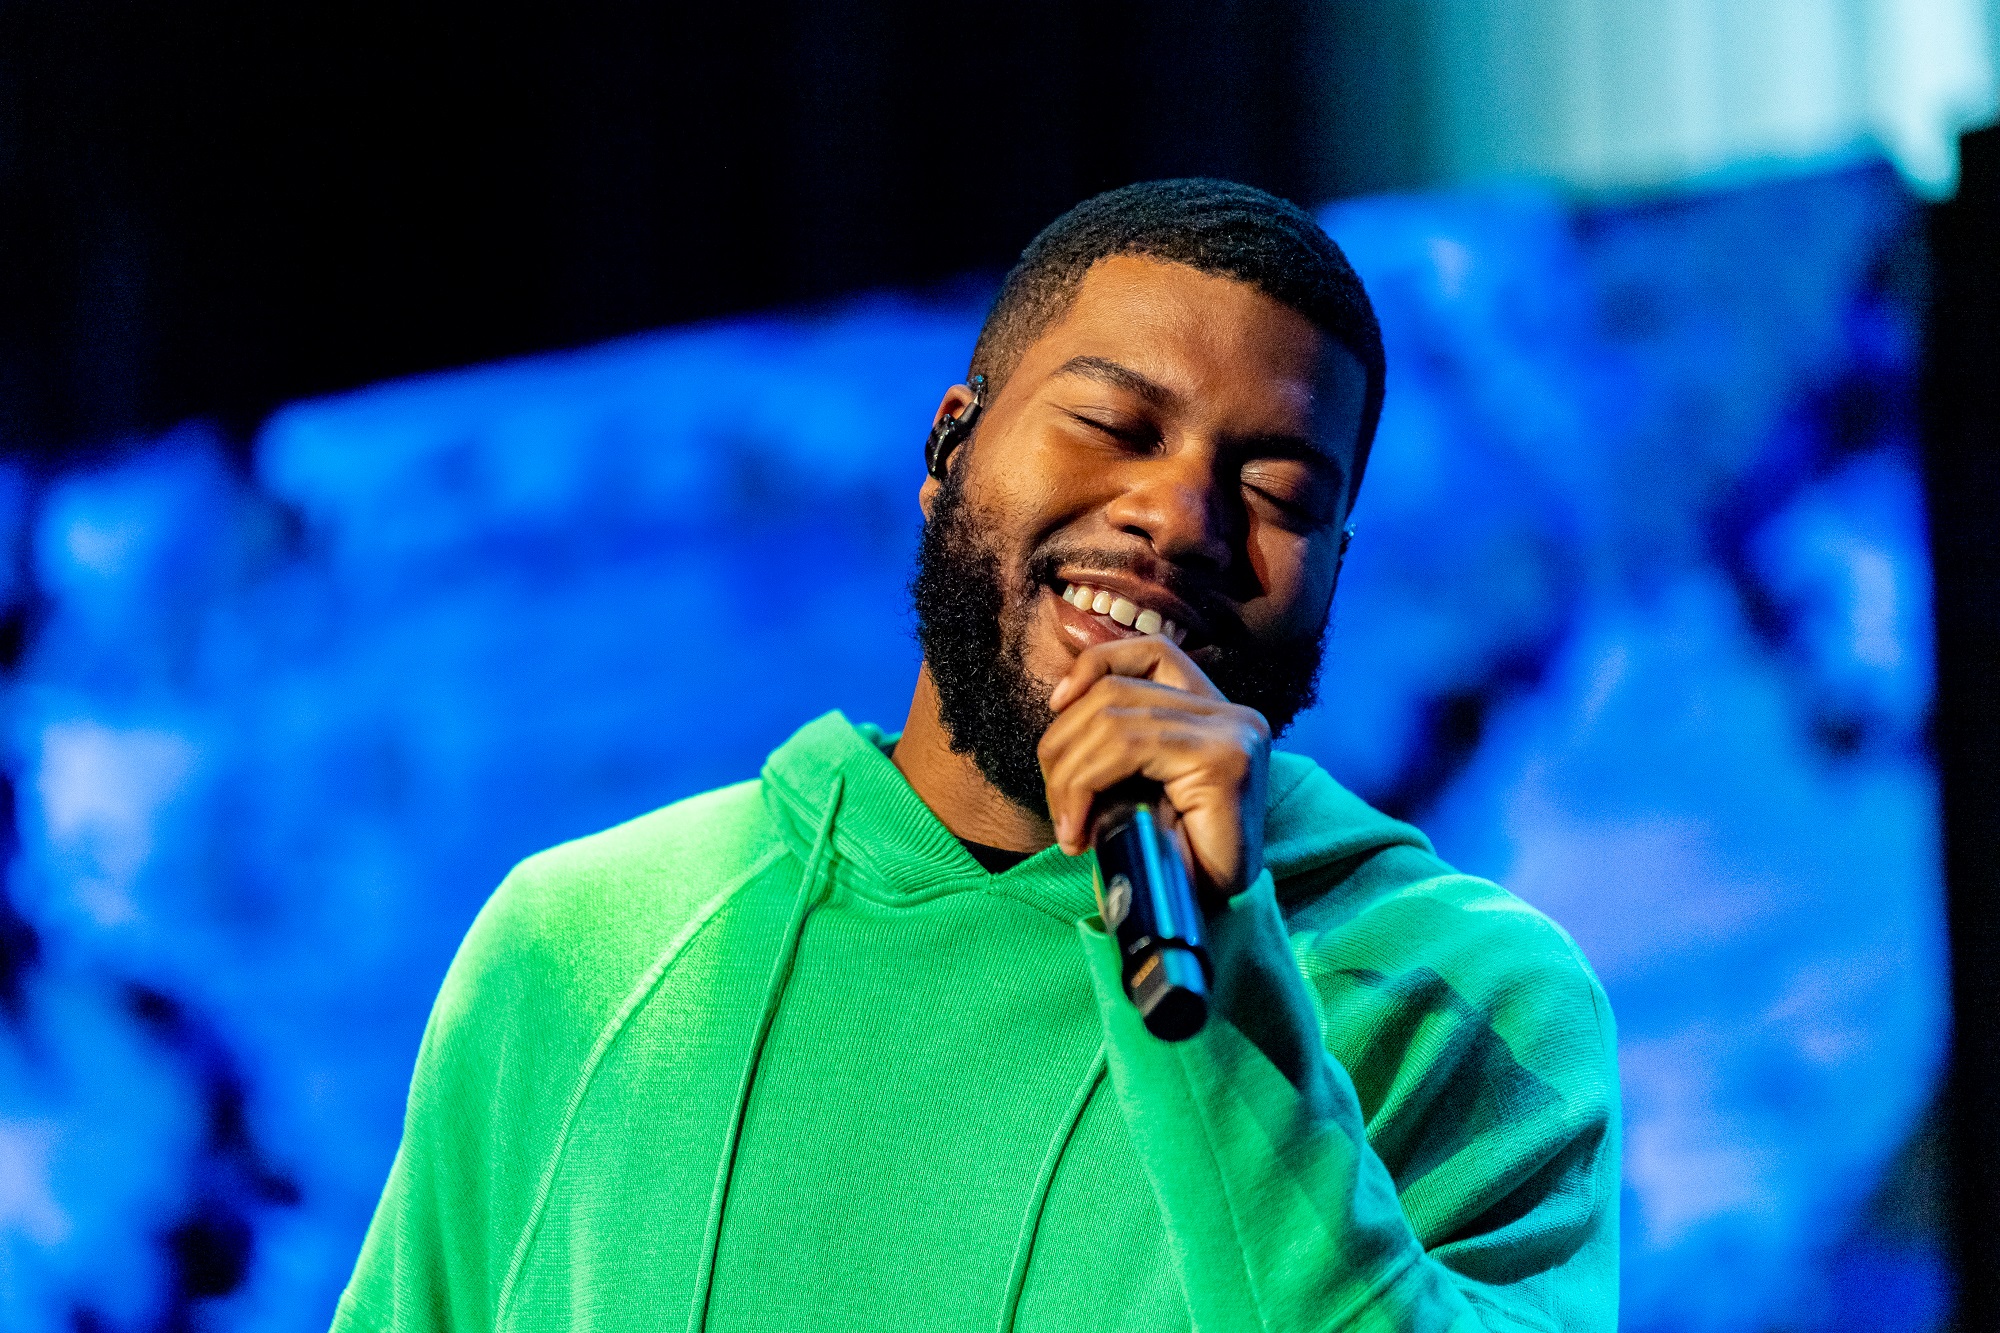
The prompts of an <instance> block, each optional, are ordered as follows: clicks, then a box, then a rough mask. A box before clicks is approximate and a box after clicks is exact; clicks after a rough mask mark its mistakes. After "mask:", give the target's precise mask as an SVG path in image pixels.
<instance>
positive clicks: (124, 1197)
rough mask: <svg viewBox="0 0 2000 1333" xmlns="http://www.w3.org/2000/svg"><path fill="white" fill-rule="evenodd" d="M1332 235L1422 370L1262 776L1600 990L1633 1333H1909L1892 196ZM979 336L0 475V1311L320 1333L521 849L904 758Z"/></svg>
mask: <svg viewBox="0 0 2000 1333" xmlns="http://www.w3.org/2000/svg"><path fill="white" fill-rule="evenodd" d="M1327 221H1328V224H1329V226H1330V227H1331V229H1332V231H1333V232H1334V234H1335V235H1336V236H1337V237H1338V238H1339V239H1340V240H1341V241H1342V242H1343V244H1345V245H1346V246H1347V248H1348V250H1349V253H1350V254H1351V255H1352V256H1353V258H1354V260H1355V263H1356V265H1357V266H1358V268H1359V269H1360V271H1361V272H1362V274H1363V276H1364V277H1365V279H1366V280H1367V283H1368V285H1369V288H1370V290H1371V291H1372V292H1373V293H1374V296H1375V299H1376V301H1377V303H1378V305H1379V307H1380V309H1381V313H1382V319H1383V324H1384V327H1385V331H1386V334H1387V338H1388V345H1389V356H1390V367H1391V370H1390V375H1391V378H1390V388H1389V398H1388V409H1387V413H1386V415H1385V417H1384V419H1383V424H1382V438H1381V442H1380V444H1379V446H1378V447H1377V450H1376V454H1375V461H1374V463H1373V465H1372V467H1371V469H1370V473H1369V477H1368V483H1367V487H1366V490H1365V492H1364V493H1363V495H1362V497H1361V502H1360V506H1359V510H1358V526H1359V530H1360V537H1359V540H1358V541H1357V543H1356V545H1355V547H1354V552H1353V556H1352V559H1351V561H1350V564H1349V568H1348V571H1347V578H1346V582H1345V586H1344V587H1343V588H1342V589H1341V593H1340V599H1339V602H1338V605H1337V610H1336V628H1335V634H1334V641H1333V649H1332V654H1331V665H1330V667H1329V674H1328V677H1327V680H1326V683H1325V689H1324V700H1325V702H1324V703H1323V704H1322V705H1321V706H1320V707H1319V708H1318V709H1317V710H1316V711H1314V712H1313V713H1311V714H1310V715H1308V716H1307V717H1305V718H1304V719H1302V720H1301V721H1300V723H1299V725H1298V726H1297V728H1296V729H1295V730H1294V732H1293V733H1292V734H1291V736H1290V738H1289V742H1288V743H1289V744H1290V745H1292V746H1293V747H1295V748H1298V749H1301V750H1304V751H1306V752H1308V753H1310V754H1312V755H1314V756H1315V757H1317V758H1318V759H1319V760H1320V761H1321V762H1322V763H1324V764H1326V765H1327V766H1328V767H1329V768H1330V769H1331V770H1332V771H1333V772H1334V773H1335V774H1336V775H1337V776H1339V777H1340V778H1342V779H1343V780H1345V781H1346V782H1347V783H1348V784H1349V785H1351V786H1353V787H1355V788H1357V789H1358V790H1359V791H1361V792H1362V793H1364V794H1365V795H1367V796H1369V797H1371V798H1373V799H1375V800H1376V801H1378V802H1380V803H1383V804H1385V805H1386V806H1388V807H1389V808H1390V809H1392V810H1394V811H1396V812H1398V813H1402V814H1406V815H1409V816H1411V817H1413V818H1416V819H1418V820H1419V821H1421V822H1422V823H1423V824H1424V825H1425V826H1426V827H1427V828H1428V829H1429V830H1430V831H1431V832H1432V833H1433V834H1434V835H1435V837H1436V840H1437V842H1438V844H1439V847H1440V848H1441V850H1442V851H1443V853H1444V854H1445V855H1446V856H1447V857H1448V858H1450V859H1451V860H1453V861H1455V862H1457V863H1458V864H1459V865H1461V866H1463V867H1465V868H1467V869H1470V870H1473V871H1477V872H1480V873H1483V874H1488V875H1491V876H1494V877H1496V878H1498V879H1499V880H1501V881H1503V882H1504V883H1506V884H1508V885H1510V886H1511V887H1512V888H1513V889H1514V890H1515V891H1517V892H1518V893H1520V894H1521V895H1522V896H1524V897H1525V898H1527V899H1528V900H1529V901H1531V902H1533V903H1535V904H1537V905H1538V906H1540V907H1542V908H1543V909H1545V910H1546V911H1548V912H1549V913H1550V914H1551V915H1553V916H1554V917H1555V918H1556V919H1557V920H1558V921H1559V922H1561V923H1562V924H1563V925H1565V926H1566V927H1567V928H1568V929H1569V930H1570V931H1571V932H1572V933H1573V934H1574V935H1575V936H1576V938H1577V939H1578V940H1579V941H1580V942H1581V944H1582V945H1583V947H1584V949H1585V950H1586V952H1587V953H1588V954H1589V956H1590V958H1591V959H1592V960H1593V961H1594V963H1595V964H1596V967H1597V969H1598V971H1599V973H1600V974H1601V975H1602V977H1603V979H1604V982H1605V984H1606V986H1607V987H1608V989H1609V991H1610V994H1611V997H1612V1000H1613V1003H1614V1005H1615V1007H1616V1009H1617V1013H1618V1019H1619V1027H1620V1032H1621V1060H1622V1068H1623V1079H1624V1089H1625V1108H1626V1122H1625V1135H1626V1138H1625V1173H1626V1180H1627V1188H1626V1192H1625V1197H1624V1214H1623V1238H1624V1239H1623V1244H1624V1254H1625V1288H1624V1301H1625V1320H1626V1327H1627V1328H1629V1329H1632V1330H1636V1331H1638V1333H1651V1331H1653V1330H1687V1331H1691V1333H1706V1331H1711V1330H1713V1331H1716V1333H1721V1331H1723V1330H1730V1331H1735V1330H1742V1331H1743V1333H1756V1331H1760V1330H1767V1329H1777V1328H1784V1329H1788V1330H1810V1329H1833V1328H1836V1327H1838V1328H1841V1329H1850V1330H1851V1329H1863V1328H1874V1329H1911V1330H1914V1329H1924V1328H1931V1327H1935V1326H1936V1325H1937V1323H1938V1321H1939V1319H1940V1317H1941V1312H1942V1310H1943V1307H1944V1304H1945V1302H1946V1299H1947V1298H1946V1289H1947V1286H1948V1278H1947V1274H1946V1269H1945V1267H1944V1260H1943V1258H1942V1250H1941V1243H1940V1241H1939V1238H1938V1236H1937V1234H1936V1229H1935V1227H1934V1226H1932V1225H1931V1223H1930V1210H1931V1209H1932V1208H1933V1207H1934V1205H1935V1198H1934V1195H1935V1192H1936V1188H1937V1187H1936V1183H1935V1172H1934V1171H1932V1170H1931V1164H1932V1159H1933V1157H1934V1152H1933V1151H1932V1147H1931V1145H1932V1144H1933V1143H1934V1142H1935V1134H1934V1133H1933V1132H1931V1131H1930V1130H1929V1129H1928V1128H1927V1126H1928V1125H1929V1123H1930V1120H1931V1116H1930V1107H1931V1104H1932V1102H1933V1099H1934V1098H1935V1096H1936V1093H1937V1088H1938V1082H1939V1074H1940V1068H1941V1062H1942V1059H1943V1055H1944V1051H1945V1045H1946V1039H1947V1031H1948V1019H1947V1011H1946V1006H1945V990H1944V976H1945V958H1944V953H1943V943H1942V931H1941V902H1940V897H1941V895H1940V888H1939V868H1938V866H1939V858H1938V848H1937V844H1938V827H1937V810H1936V778H1935V774H1934V772H1933V768H1932V764H1931V760H1930V757H1929V753H1928V751H1927V749H1926V742H1925V727H1926V722H1927V718H1928V710H1929V706H1930V693H1931V679H1932V671H1931V661H1930V657H1929V653H1930V643H1931V631H1930V611H1929V603H1928V597H1929V572H1928V567H1927V563H1926V555H1925V548H1924V541H1923V515H1922V510H1921V497H1920V490H1919V485H1918V477H1917V472H1916V467H1917V464H1916V451H1915V446H1914V441H1913V438H1912V433H1913V408H1912V386H1913V380H1914V376H1915V370H1916V361H1917V356H1918V347H1917V340H1916V339H1917V333H1916V325H1917V304H1918V302H1919V301H1920V299H1921V284H1922V275H1923V262H1922V254H1921V250H1920V245H1919V242H1918V241H1917V240H1916V232H1915V223H1916V221H1917V215H1916V210H1915V209H1914V207H1913V206H1912V204H1911V203H1910V202H1909V201H1908V200H1907V199H1906V198H1905V197H1904V196H1903V194H1902V193H1901V191H1900V188H1899V187H1898V186H1897V185H1896V184H1895V182H1894V178H1893V177H1892V176H1891V175H1890V174H1889V173H1888V172H1886V171H1881V170H1872V169H1871V170H1856V171H1850V172H1844V173H1841V174H1835V175H1830V176H1820V177H1816V178H1808V179H1800V180H1795V181H1792V182H1789V183H1784V184H1778V185H1769V186H1763V187H1758V188H1755V189H1751V190H1747V191H1741V192H1734V193H1725V194H1718V195H1713V196H1708V197H1703V198H1697V199H1692V200H1685V201H1681V202H1675V203H1670V204H1657V203H1656V204H1651V205H1647V206H1641V207H1630V208H1613V209H1598V210H1592V211H1587V212H1579V211H1577V210H1575V209H1573V208H1570V207H1568V206H1566V205H1563V204H1561V203H1559V202H1558V201H1557V200H1556V199H1554V198H1553V197H1551V196H1549V195H1546V194H1542V193H1537V192H1534V191H1529V190H1518V191H1501V192H1489V193H1476V194H1458V195H1446V196H1440V197H1424V198H1407V199H1379V200H1370V201H1365V202H1359V203H1353V204H1348V205H1342V206H1340V207H1338V208H1335V209H1333V210H1331V211H1330V212H1329V213H1328V214H1327ZM985 296H986V290H985V289H984V288H979V289H968V290H966V291H963V292H959V293H945V294H932V295H930V296H928V297H921V298H919V297H912V296H896V295H877V296H869V297H864V298H860V299H856V300H853V301H851V302H849V303H847V304H844V305H841V306H839V307H837V308H833V309H830V310H826V311H823V312H819V313H812V314H790V315H774V316H768V317H758V318H747V319H738V320H731V321H726V322H722V323H717V324H713V325H708V326H703V327H698V328H687V329H678V330H673V331H669V332H665V333H660V334H657V335H649V336H645V337H639V338H634V339H631V340H628V341H623V342H618V343H613V344H610V345H607V346H601V347H594V348H589V349H586V350H583V351H578V352H571V353H562V354H554V355H549V356H545V357H538V358H534V359H531V360H526V361H521V362H516V363H510V364H506V365H497V366H491V367H486V368H480V369H474V370H468V371H464V372H460V373H453V374H447V375H438V376H433V377H428V378H424V379H418V380H413V381H409V382H404V383H397V384H390V385H385V386H381V387H378V388H373V389H368V390H365V391H362V392H358V393H354V394H351V395H347V396H344V397H340V398H335V399H330V400H327V401H322V402H311V403H303V404H299V405H297V406H294V407H290V408H287V409H285V410H284V411H281V412H279V413H278V414H277V415H276V416H275V417H273V418H272V419H271V421H270V422H269V423H268V424H267V426H266V427H265V428H264V430H263V432H262V434H261V436H260V438H259V439H258V440H257V442H256V448H255V456H254V465H253V468H252V469H250V470H246V469H244V468H242V467H241V466H239V465H237V464H235V463H232V462H231V461H230V459H231V455H230V454H229V453H228V452H227V451H225V450H224V449H222V448H220V447H219V446H218V444H217V442H216V441H215V440H214V439H213V438H212V437H211V436H210V435H209V434H207V433H205V432H204V430H203V428H201V427H200V426H189V427H186V428H183V429H180V430H177V431H175V432H173V433H171V434H168V435H167V436H165V437H163V438H160V439H157V440H152V441H147V442H143V443H141V444H138V445H135V446H134V447H132V448H131V449H129V450H127V451H125V452H123V453H121V454H119V455H118V456H117V457H116V458H115V459H114V460H113V461H109V462H104V463H101V464H98V465H94V466H91V467H89V468H86V469H78V470H76V471H72V472H68V473H64V474H62V475H56V476H31V475H29V474H28V473H26V472H24V471H19V470H16V471H12V472H7V473H5V474H4V485H0V527H3V528H4V530H5V531H6V532H8V533H11V534H12V539H11V542H10V543H9V545H8V546H7V547H6V549H9V550H11V551H13V552H14V553H15V554H14V556H13V558H11V559H10V560H9V561H8V562H7V563H6V564H5V565H4V569H0V573H4V582H3V583H0V590H3V591H4V594H5V597H6V599H7V600H8V602H9V603H10V604H11V606H12V608H13V615H14V616H15V620H14V621H13V622H12V623H15V624H18V625H21V626H24V627H25V628H24V630H23V634H24V641H23V642H22V643H21V644H20V647H19V654H18V657H17V659H16V660H15V664H14V665H13V667H12V668H11V670H10V673H9V674H8V676H7V678H6V686H5V695H4V698H5V718H6V732H5V735H6V739H7V742H8V744H7V748H6V751H5V765H6V773H7V776H8V779H9V780H10V781H11V782H12V784H13V799H12V801H11V802H10V803H9V806H10V807H11V809H12V811H13V812H14V825H13V830H12V832H11V834H10V837H11V842H10V844H9V846H8V847H7V856H8V859H9V864H8V876H7V881H6V893H7V898H6V905H5V906H4V907H0V1004H4V1012H0V1327H4V1328H7V1329H10V1330H19V1331H20V1333H41V1331H42V1330H100V1329H101V1330H140V1329H150V1328H160V1327H170V1328H184V1327H201V1328H214V1329H232V1330H234V1329H241V1330H260V1331H261V1330H270V1331H272V1333H276V1331H278V1330H313V1329H318V1328H320V1327H323V1326H324V1324H325V1323H326V1321H327V1320H328V1318H329V1317H330V1315H331V1312H332V1308H333V1302H334V1298H335V1296H336V1294H337V1292H338V1291H339V1289H340V1286H341V1284H342V1283H343V1281H344V1280H345V1278H346V1275H347V1272H348V1269H349V1266H350V1265H351V1263H352V1261H353V1258H354V1254H355V1251H356V1248H357V1246H358V1245H359V1243H360V1239H361V1234H362V1230H363V1228H364V1226H365V1225H366V1223H367V1220H368V1216H369V1211H370V1209H371V1207H372V1205H373V1203H374V1199H375V1194H376V1191H377V1189H378V1188H379V1187H380V1184H381V1181H382V1179H383V1177H384V1174H385V1172H386V1171H387V1170H388V1166H389V1159H390V1156H391V1154H392V1153H393V1151H394V1148H395V1144H396V1137H397V1132H398V1126H399V1117H400V1114H401V1109H402V1097H403V1092H404V1088H405V1084H406V1081H407V1078H408V1075H409V1070H410V1066H411V1061H412V1059H413V1057H414V1055H415V1052H416V1047H417V1040H418V1035H419V1032H420V1030H421V1028H422V1025H423V1021H424V1016H425V1013H426V1009H427V1006H428V1005H429V1002H430V999H431V997H432V995H433V993H434V992H435V990H436V987H437V985H438V982H439V979H440V978H441V976H442V975H443V972H444V969H445V965H446V963H447V961H448V960H449V958H450V956H451V953H452V949H453V947H454V946H455V944H456V943H457V941H458V939H459V937H460V935H461V933H462V932H463V931H464V930H465V928H466V926H467V924H468V923H469V922H470V921H471V919H472V916H473V913H474V912H475V911H476V910H477V909H478V907H479V905H480V903H481V901H482V900H483V899H484V897H485V896H486V894H487V893H488V892H489V891H490V890H491V889H492V887H493V886H494V884H495V883H496V882H497V881H498V880H499V879H500V877H501V876H502V875H503V874H504V873H505V872H506V870H507V868H508V866H509V865H510V864H511V863H513V862H514V861H515V860H517V859H518V858H520V857H522V856H525V855H527V854H528V853H530V852H532V851H535V850H536V849H538V848H541V847H544V846H547V845H549V844H551V843H555V842H559V841H561V840H563V839H567V838H571V837H575V836H577V835H580V834H583V833H587V832H590V831H592V830H595V829H598V828H601V827H604V826H606V825H609V824H612V823H615V822H618V821H621V820H623V819H626V818H628V817H630V816H632V815H635V814H638V813H640V812H642V811H645V810H647V809H649V808H652V807H654V806H658V805H660V804H663V803H665V802H668V801H672V800H675V799H676V798H679V797H681V796H685V795H688V794H690V793H693V792H696V791H699V790H701V789H703V788H706V787H710V786H713V785H716V784H719V783H723V782H728V781H732V780H735V779H739V778H742V777H745V776H748V775H751V774H753V773H755V772H756V771H757V768H758V765H759V763H760V761H761V759H762V757H763V755H764V754H765V753H766V751H768V750H769V749H770V748H772V747H773V746H775V745H777V744H778V743H779V742H780V741H782V740H783V739H784V737H785V736H786V735H787V734H788V733H789V732H790V731H791V730H792V729H793V728H794V727H796V726H798V725H799V724H800V723H802V722H804V721H806V720H808V719H809V718H811V717H813V716H815V715H817V714H818V713H820V712H823V711H824V710H826V709H829V708H840V709H844V710H845V711H846V712H847V713H848V715H849V716H851V717H855V718H867V719H874V720H879V721H882V722H884V723H887V724H890V725H895V724H897V723H899V722H900V720H901V717H902V713H903V709H904V707H905V705H906V702H907V697H908V691H909V687H910V683H911V678H912V673H913V671H914V669H915V666H916V661H917V654H916V650H915V647H914V644H913V642H912V638H911V633H910V617H909V612H908V609H907V597H906V593H905V583H906V578H907V573H908V566H909V562H910V557H911V552H912V549H913V541H914V536H915V533H916V529H917V523H918V512H917V505H916V491H917V486H918V482H919V480H920V478H921V469H920V463H919V449H920V444H921V441H922V437H923V435H924V433H925V427H926V425H927V424H928V420H929V415H930V412H931V410H932V408H933V407H934V405H935V404H936V402H937V399H938V397H939V395H940V393H941V392H942V390H943V389H944V387H945V386H946V385H948V384H950V383H951V382H952V381H954V380H955V379H957V378H958V377H959V376H960V375H961V374H962V373H963V369H964V364H965V359H966V356H967V354H968V352H969V350H970V347H971V343H972V337H973V333H974V330H975V328H976V326H977V323H978V319H979V316H980V314H981V313H982V310H983V306H984V300H985ZM301 317H305V316H304V315H303V314H302V316H301Z"/></svg>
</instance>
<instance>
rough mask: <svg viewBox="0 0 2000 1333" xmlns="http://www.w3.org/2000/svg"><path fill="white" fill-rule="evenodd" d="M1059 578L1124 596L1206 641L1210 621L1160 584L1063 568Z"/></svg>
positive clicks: (1191, 635)
mask: <svg viewBox="0 0 2000 1333" xmlns="http://www.w3.org/2000/svg"><path fill="white" fill-rule="evenodd" d="M1056 577H1057V578H1058V579H1059V580H1061V581H1062V582H1064V583H1081V584H1084V585H1085V586H1087V587H1091V588H1103V589H1104V590H1105V591H1107V592H1109V593H1111V594H1112V595H1113V596H1117V597H1123V598H1124V599H1125V600H1127V601H1129V602H1131V603H1132V604H1133V605H1135V606H1137V607H1138V608H1139V609H1140V610H1142V611H1145V610H1153V611H1158V612H1159V613H1160V614H1161V615H1162V616H1165V617H1166V618H1167V619H1168V620H1171V621H1173V622H1174V623H1175V624H1176V625H1179V626H1180V627H1181V628H1182V629H1184V630H1186V631H1187V636H1188V639H1189V640H1190V641H1191V642H1194V641H1206V640H1207V638H1208V622H1207V621H1206V620H1204V619H1203V618H1202V615H1201V613H1200V612H1199V611H1197V610H1195V609H1194V608H1193V607H1192V606H1189V605H1188V604H1187V603H1186V602H1184V601H1182V600H1181V599H1180V598H1178V597H1176V596H1174V595H1173V594H1172V593H1170V592H1168V591H1167V590H1166V589H1165V588H1162V587H1161V586H1160V585H1159V584H1157V583H1148V582H1146V581H1145V580H1144V579H1136V578H1133V577H1132V576H1131V575H1130V574H1114V573H1111V572H1109V571H1106V572H1102V573H1100V572H1099V571H1097V570H1094V569H1074V570H1072V569H1061V570H1057V571H1056Z"/></svg>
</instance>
